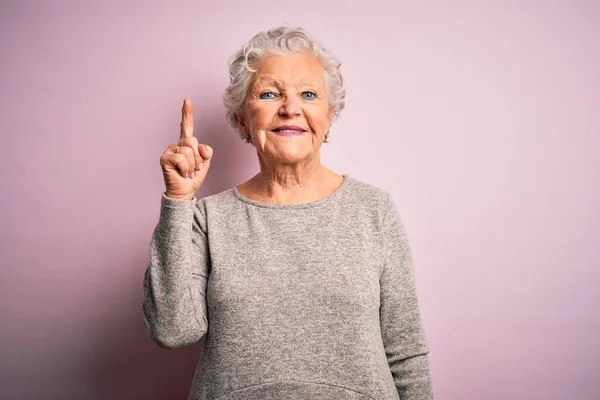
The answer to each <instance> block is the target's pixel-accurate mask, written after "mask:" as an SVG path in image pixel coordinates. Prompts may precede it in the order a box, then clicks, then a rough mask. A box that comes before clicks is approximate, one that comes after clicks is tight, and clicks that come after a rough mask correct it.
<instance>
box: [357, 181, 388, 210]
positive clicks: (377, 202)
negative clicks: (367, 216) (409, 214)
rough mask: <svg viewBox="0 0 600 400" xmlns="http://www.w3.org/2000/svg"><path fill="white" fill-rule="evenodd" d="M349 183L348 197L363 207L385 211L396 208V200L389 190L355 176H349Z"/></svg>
mask: <svg viewBox="0 0 600 400" xmlns="http://www.w3.org/2000/svg"><path fill="white" fill-rule="evenodd" d="M348 185H349V189H350V190H348V191H347V195H348V197H349V198H351V199H352V201H354V202H356V203H358V204H360V205H361V206H362V207H366V208H369V209H371V210H377V211H379V212H383V213H385V212H386V211H388V210H390V209H391V208H394V200H393V198H392V195H391V194H390V192H388V191H387V190H385V189H383V188H381V187H378V186H375V185H373V184H371V183H368V182H365V181H362V180H360V179H357V178H354V177H348Z"/></svg>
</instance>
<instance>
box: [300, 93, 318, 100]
mask: <svg viewBox="0 0 600 400" xmlns="http://www.w3.org/2000/svg"><path fill="white" fill-rule="evenodd" d="M302 98H303V99H304V100H314V99H316V98H317V95H316V94H315V93H313V92H302Z"/></svg>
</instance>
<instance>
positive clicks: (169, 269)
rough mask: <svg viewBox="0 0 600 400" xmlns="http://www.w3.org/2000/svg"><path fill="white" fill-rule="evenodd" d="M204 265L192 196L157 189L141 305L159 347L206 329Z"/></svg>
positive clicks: (203, 240) (201, 224)
mask: <svg viewBox="0 0 600 400" xmlns="http://www.w3.org/2000/svg"><path fill="white" fill-rule="evenodd" d="M209 269H210V256H209V251H208V236H207V230H206V218H205V216H204V215H203V213H202V210H201V207H198V205H197V200H196V198H193V199H192V200H175V199H171V198H169V197H167V196H166V195H165V193H164V192H163V194H162V198H161V209H160V217H159V220H158V224H157V225H156V227H155V229H154V232H153V234H152V239H151V241H150V262H149V265H148V267H147V269H146V272H145V275H144V284H143V292H144V300H143V306H142V310H143V320H144V324H145V326H146V329H147V330H148V332H149V333H150V336H151V337H152V339H153V340H154V341H155V342H156V343H157V344H158V345H159V346H160V347H163V348H177V347H183V346H186V345H189V344H192V343H195V342H197V341H198V340H200V339H201V338H202V337H203V336H204V334H205V333H206V332H207V330H208V318H207V310H206V285H207V281H208V274H209Z"/></svg>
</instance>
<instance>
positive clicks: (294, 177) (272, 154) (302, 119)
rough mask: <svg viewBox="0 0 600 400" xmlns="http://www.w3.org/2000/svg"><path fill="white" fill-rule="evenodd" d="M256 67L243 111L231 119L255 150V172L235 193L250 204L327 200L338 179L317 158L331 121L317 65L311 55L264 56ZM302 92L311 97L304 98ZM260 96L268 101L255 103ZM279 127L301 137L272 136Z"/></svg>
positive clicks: (319, 155)
mask: <svg viewBox="0 0 600 400" xmlns="http://www.w3.org/2000/svg"><path fill="white" fill-rule="evenodd" d="M256 67H257V72H256V73H255V74H254V76H253V80H252V82H251V84H250V88H251V90H250V94H249V96H248V99H247V100H246V105H245V108H244V111H243V113H242V115H237V114H236V121H237V122H238V124H239V125H240V127H241V129H242V130H243V131H244V132H245V133H247V134H248V135H249V136H250V143H251V144H252V145H254V147H255V148H256V151H257V155H258V160H259V164H260V167H261V172H260V173H259V174H257V175H256V176H254V177H253V178H252V179H250V180H249V181H248V182H245V183H244V184H242V185H240V186H239V188H238V189H239V190H240V192H241V193H243V194H245V195H246V196H248V197H251V198H253V199H255V200H260V201H266V202H273V203H286V202H303V201H304V202H306V201H312V200H317V199H319V198H322V197H325V196H327V195H328V194H329V193H331V192H332V191H333V190H335V189H336V188H337V187H338V186H339V184H341V181H342V177H341V175H338V174H336V173H334V172H333V171H330V170H329V169H327V168H325V167H324V166H323V165H322V164H321V159H320V158H321V153H320V149H321V144H322V143H323V141H324V139H325V135H326V134H327V132H328V130H329V128H330V126H331V123H332V121H333V116H334V111H333V109H331V108H330V106H329V101H328V100H329V99H328V92H327V85H326V82H325V69H324V68H323V65H322V64H321V62H320V61H319V59H318V58H317V57H315V56H314V55H312V54H308V53H299V54H293V55H285V56H281V55H272V56H267V57H265V58H263V59H261V60H259V61H258V62H257V63H256ZM306 92H311V93H314V96H313V97H308V98H307V97H304V96H305V95H306ZM265 93H272V96H271V97H268V98H261V95H264V94H265ZM308 96H310V95H308ZM281 125H296V126H299V127H301V128H303V129H305V130H306V132H305V133H304V134H302V135H300V136H293V137H285V136H281V135H277V134H275V133H274V132H273V129H276V128H277V127H279V126H281Z"/></svg>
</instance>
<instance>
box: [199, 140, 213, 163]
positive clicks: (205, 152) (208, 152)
mask: <svg viewBox="0 0 600 400" xmlns="http://www.w3.org/2000/svg"><path fill="white" fill-rule="evenodd" d="M198 152H199V153H200V156H202V158H203V159H204V161H205V162H206V161H210V159H211V158H212V156H213V148H212V147H210V146H209V145H207V144H199V145H198Z"/></svg>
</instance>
